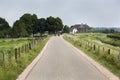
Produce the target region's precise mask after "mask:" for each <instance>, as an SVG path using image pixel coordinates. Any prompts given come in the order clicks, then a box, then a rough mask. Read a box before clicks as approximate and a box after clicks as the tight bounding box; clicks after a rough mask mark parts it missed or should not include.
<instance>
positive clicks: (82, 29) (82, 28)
mask: <svg viewBox="0 0 120 80" xmlns="http://www.w3.org/2000/svg"><path fill="white" fill-rule="evenodd" d="M90 29H91V28H90V26H88V25H87V24H83V23H82V24H75V25H73V26H71V28H70V33H72V34H75V33H86V32H88V31H89V30H90Z"/></svg>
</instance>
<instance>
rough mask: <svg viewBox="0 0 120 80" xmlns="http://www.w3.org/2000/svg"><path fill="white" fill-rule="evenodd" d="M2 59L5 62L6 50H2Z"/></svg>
mask: <svg viewBox="0 0 120 80" xmlns="http://www.w3.org/2000/svg"><path fill="white" fill-rule="evenodd" d="M2 60H3V63H5V52H4V51H3V52H2Z"/></svg>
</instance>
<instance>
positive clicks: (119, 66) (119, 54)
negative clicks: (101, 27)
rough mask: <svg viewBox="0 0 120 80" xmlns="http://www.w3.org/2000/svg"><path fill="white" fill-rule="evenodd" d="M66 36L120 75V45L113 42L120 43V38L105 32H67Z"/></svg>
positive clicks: (76, 45)
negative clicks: (109, 35) (112, 36)
mask: <svg viewBox="0 0 120 80" xmlns="http://www.w3.org/2000/svg"><path fill="white" fill-rule="evenodd" d="M64 38H65V39H66V40H67V41H69V42H70V43H72V44H73V45H74V46H75V47H77V48H79V49H80V50H82V51H83V52H85V53H86V54H87V55H89V56H91V57H92V58H94V59H95V60H97V61H98V62H100V63H101V64H103V65H104V66H106V67H107V68H108V69H109V70H110V71H111V72H113V73H115V74H116V75H117V76H120V72H119V70H120V46H119V45H117V46H116V45H112V44H111V43H115V44H117V43H118V44H119V43H120V40H119V39H114V38H110V37H108V34H103V33H81V34H75V35H73V34H69V35H68V34H65V35H64ZM105 41H107V43H106V42H105ZM113 41H115V42H113Z"/></svg>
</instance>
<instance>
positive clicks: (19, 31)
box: [0, 13, 69, 38]
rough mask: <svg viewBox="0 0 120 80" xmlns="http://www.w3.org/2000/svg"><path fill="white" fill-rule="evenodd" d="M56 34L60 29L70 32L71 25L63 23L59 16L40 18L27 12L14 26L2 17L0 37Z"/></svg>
mask: <svg viewBox="0 0 120 80" xmlns="http://www.w3.org/2000/svg"><path fill="white" fill-rule="evenodd" d="M46 31H47V32H49V33H50V34H55V33H57V32H59V31H62V32H64V33H68V32H69V27H68V26H67V25H65V26H64V25H63V22H62V20H61V18H59V17H56V18H55V17H52V16H50V17H47V18H38V17H37V15H36V14H30V13H25V14H24V15H22V16H21V17H20V18H19V20H16V21H15V22H14V24H13V26H12V27H10V26H9V24H8V22H7V21H6V20H5V19H4V18H0V38H6V37H10V38H19V37H29V36H31V35H34V34H37V33H40V34H41V35H42V34H44V33H45V32H46Z"/></svg>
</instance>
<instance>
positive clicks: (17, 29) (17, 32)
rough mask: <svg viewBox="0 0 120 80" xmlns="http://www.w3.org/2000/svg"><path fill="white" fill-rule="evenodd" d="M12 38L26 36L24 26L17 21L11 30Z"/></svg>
mask: <svg viewBox="0 0 120 80" xmlns="http://www.w3.org/2000/svg"><path fill="white" fill-rule="evenodd" d="M12 33H13V34H12V36H13V37H26V36H28V33H27V31H26V29H25V24H24V23H23V22H22V21H20V20H17V21H16V22H15V23H14V25H13V28H12Z"/></svg>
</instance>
